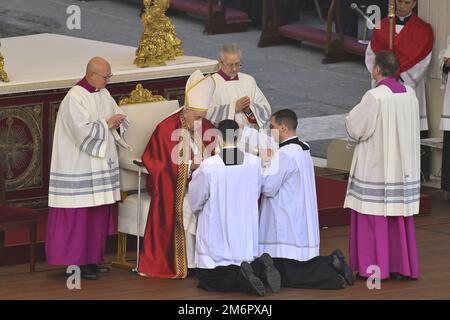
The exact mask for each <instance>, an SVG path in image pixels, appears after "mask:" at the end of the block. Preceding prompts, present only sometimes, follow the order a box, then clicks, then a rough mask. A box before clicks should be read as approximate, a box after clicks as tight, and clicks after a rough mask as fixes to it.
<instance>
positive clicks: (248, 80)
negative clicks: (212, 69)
mask: <svg viewBox="0 0 450 320" xmlns="http://www.w3.org/2000/svg"><path fill="white" fill-rule="evenodd" d="M238 77H239V80H231V81H226V80H225V79H224V78H222V76H221V75H220V74H217V73H216V74H214V75H213V79H214V81H215V82H216V89H215V90H214V95H213V98H212V100H211V107H210V108H209V110H208V114H207V115H206V118H207V119H208V120H210V121H211V122H212V123H214V124H215V125H216V126H217V125H218V124H219V122H220V121H222V120H225V119H232V120H235V121H236V122H237V123H239V124H240V125H241V126H244V127H247V126H249V127H254V128H255V129H259V128H263V127H265V126H266V124H267V122H268V120H269V119H270V115H271V114H272V111H271V108H270V104H269V101H267V99H266V97H265V96H264V94H263V93H262V91H261V90H260V89H259V88H258V86H257V84H256V81H255V79H254V78H253V77H252V76H250V75H248V74H245V73H241V72H239V73H238ZM245 96H248V97H250V109H251V110H252V112H253V115H254V116H255V118H256V121H257V126H254V125H252V124H250V123H249V122H248V120H247V117H246V116H245V114H244V113H243V112H238V113H236V112H235V110H236V101H237V100H238V99H240V98H242V97H245Z"/></svg>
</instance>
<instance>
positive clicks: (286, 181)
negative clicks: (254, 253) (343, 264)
mask: <svg viewBox="0 0 450 320" xmlns="http://www.w3.org/2000/svg"><path fill="white" fill-rule="evenodd" d="M293 139H297V140H298V138H297V137H294V138H293ZM264 173H265V176H264V180H263V187H262V193H263V199H262V205H261V217H260V231H259V234H260V236H259V251H260V253H264V252H267V253H269V254H270V255H271V256H272V257H277V258H287V259H295V260H299V261H307V260H309V259H311V258H314V257H316V256H318V255H319V244H320V235H319V221H318V220H319V219H318V211H317V197H316V185H315V177H314V166H313V162H312V159H311V155H310V151H309V148H307V149H306V150H304V149H303V148H302V147H301V146H300V145H298V144H294V143H292V144H288V145H285V146H282V147H281V148H280V149H279V150H278V151H277V152H276V153H275V155H274V157H273V159H272V161H271V163H270V166H269V167H268V168H267V169H266V170H265V172H264Z"/></svg>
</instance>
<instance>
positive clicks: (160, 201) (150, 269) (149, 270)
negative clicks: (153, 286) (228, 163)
mask: <svg viewBox="0 0 450 320" xmlns="http://www.w3.org/2000/svg"><path fill="white" fill-rule="evenodd" d="M180 115H181V112H177V113H175V114H173V115H171V116H169V117H168V118H166V119H165V120H164V121H162V122H161V123H160V124H159V125H158V126H157V127H156V129H155V131H154V132H153V135H152V137H151V138H150V141H149V143H148V145H147V147H146V150H145V152H144V154H143V155H142V161H143V162H144V164H145V167H146V168H147V170H148V172H149V176H148V181H147V188H148V192H149V195H150V197H151V204H150V210H149V213H148V218H147V225H146V228H145V234H144V243H143V248H142V251H141V253H140V256H139V267H138V271H139V273H141V274H143V275H145V276H149V277H157V278H185V277H186V276H187V257H186V242H185V236H184V227H183V200H184V194H185V191H186V183H187V178H188V172H187V166H186V165H184V164H181V165H178V164H177V163H174V162H173V161H172V160H171V155H172V152H177V150H179V148H177V146H179V144H180V142H179V141H171V136H172V133H173V132H174V131H175V130H177V129H180V128H183V127H185V125H184V124H183V123H182V120H181V117H180ZM211 128H214V126H213V125H212V124H211V122H209V121H208V120H206V119H203V121H202V142H203V146H204V147H207V148H208V150H211V149H213V148H211V146H209V144H210V143H211V141H209V140H208V141H205V138H204V132H205V131H206V130H208V129H211ZM183 140H184V139H183ZM212 151H213V150H212Z"/></svg>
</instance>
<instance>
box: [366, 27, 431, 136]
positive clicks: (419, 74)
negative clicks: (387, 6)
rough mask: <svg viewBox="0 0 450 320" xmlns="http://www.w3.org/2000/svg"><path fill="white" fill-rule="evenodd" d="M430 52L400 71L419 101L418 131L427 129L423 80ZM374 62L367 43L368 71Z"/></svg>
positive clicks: (400, 28)
mask: <svg viewBox="0 0 450 320" xmlns="http://www.w3.org/2000/svg"><path fill="white" fill-rule="evenodd" d="M402 29H403V26H402V25H396V32H397V33H398V34H400V32H401V31H402ZM431 57H432V52H430V53H429V54H428V55H427V56H426V57H425V58H424V59H423V60H422V61H419V62H418V63H417V64H416V65H415V66H413V67H412V68H410V69H408V70H406V71H404V72H402V73H401V74H400V77H401V79H402V80H403V84H405V85H407V86H410V87H411V88H413V89H414V91H415V92H416V96H417V100H418V101H419V108H420V131H427V130H428V119H427V100H426V92H425V82H426V78H427V77H426V75H427V70H428V67H429V66H430V63H431ZM374 64H375V53H374V52H373V50H372V47H371V45H370V43H369V45H368V46H367V50H366V67H367V69H368V70H369V72H370V73H372V71H373V66H374ZM375 85H376V82H375V81H374V80H373V81H372V88H374V87H375Z"/></svg>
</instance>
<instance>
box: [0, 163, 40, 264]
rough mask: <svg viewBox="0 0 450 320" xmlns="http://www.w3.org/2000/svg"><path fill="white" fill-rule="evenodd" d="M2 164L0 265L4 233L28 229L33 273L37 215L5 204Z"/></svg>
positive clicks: (0, 166)
mask: <svg viewBox="0 0 450 320" xmlns="http://www.w3.org/2000/svg"><path fill="white" fill-rule="evenodd" d="M2 164H3V163H2V162H1V159H0V263H1V261H2V251H3V246H4V240H5V231H8V230H13V229H19V228H29V230H30V272H34V265H35V247H36V228H37V222H38V216H37V213H36V212H35V211H34V210H31V209H26V208H20V207H12V206H8V205H6V204H5V181H4V177H3V165H2Z"/></svg>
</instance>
